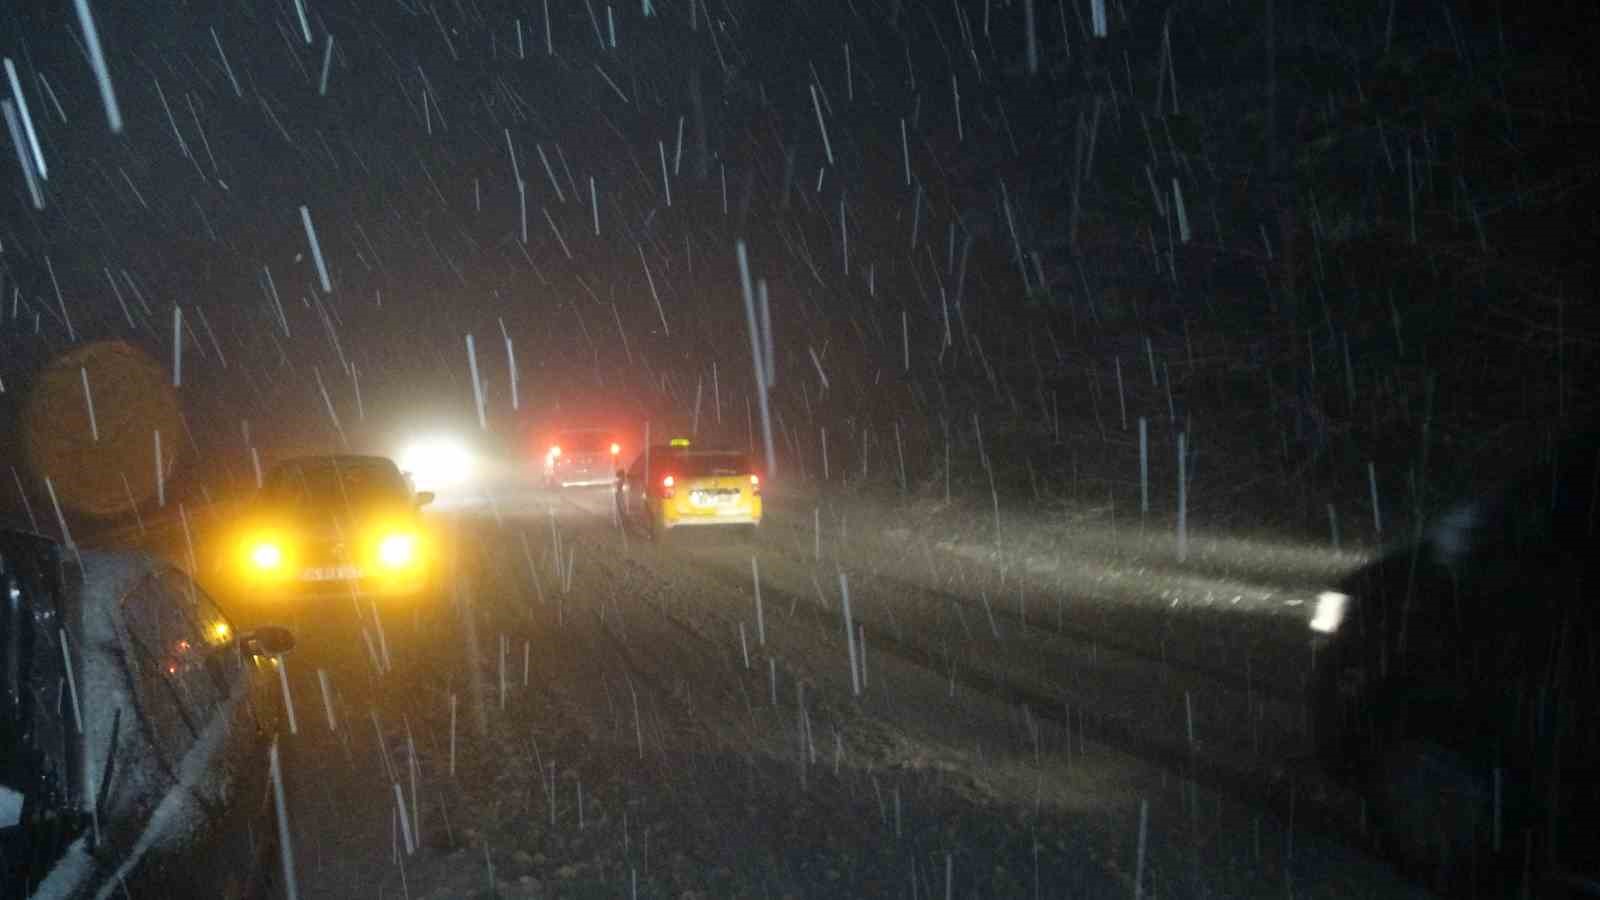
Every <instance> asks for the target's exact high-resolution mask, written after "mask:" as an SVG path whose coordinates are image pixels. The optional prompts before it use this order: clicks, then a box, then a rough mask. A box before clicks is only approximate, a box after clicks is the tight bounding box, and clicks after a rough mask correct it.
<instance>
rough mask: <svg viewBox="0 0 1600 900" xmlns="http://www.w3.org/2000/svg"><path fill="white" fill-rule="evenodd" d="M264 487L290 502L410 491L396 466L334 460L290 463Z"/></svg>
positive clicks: (367, 499)
mask: <svg viewBox="0 0 1600 900" xmlns="http://www.w3.org/2000/svg"><path fill="white" fill-rule="evenodd" d="M264 491H265V495H266V497H267V498H268V499H270V500H272V501H274V502H278V503H287V504H291V505H322V504H329V503H345V502H349V503H373V502H379V501H385V500H395V499H399V498H402V497H404V496H405V495H406V494H407V493H408V489H407V487H406V481H405V477H404V476H402V475H401V474H400V472H399V470H398V469H396V468H394V467H393V466H386V465H381V464H378V463H369V462H356V463H348V462H335V461H318V462H315V463H287V464H285V465H283V466H280V467H278V468H277V469H275V470H273V472H272V474H271V475H270V476H268V478H267V480H266V484H265V486H264Z"/></svg>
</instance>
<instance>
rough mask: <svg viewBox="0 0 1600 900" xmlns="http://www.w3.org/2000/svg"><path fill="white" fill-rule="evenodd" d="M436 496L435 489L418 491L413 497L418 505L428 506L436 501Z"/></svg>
mask: <svg viewBox="0 0 1600 900" xmlns="http://www.w3.org/2000/svg"><path fill="white" fill-rule="evenodd" d="M435 496H436V495H435V494H434V493H433V491H418V492H417V495H416V496H415V497H414V498H412V499H413V501H414V502H415V503H416V504H417V505H418V506H427V505H428V504H429V503H432V502H433V501H434V498H435Z"/></svg>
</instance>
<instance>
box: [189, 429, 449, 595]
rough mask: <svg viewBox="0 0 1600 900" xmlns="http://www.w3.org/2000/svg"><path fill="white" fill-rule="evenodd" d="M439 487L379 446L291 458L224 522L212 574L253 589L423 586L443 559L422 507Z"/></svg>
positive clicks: (407, 589)
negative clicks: (420, 486)
mask: <svg viewBox="0 0 1600 900" xmlns="http://www.w3.org/2000/svg"><path fill="white" fill-rule="evenodd" d="M433 496H434V495H433V493H432V492H431V491H422V492H420V493H416V492H413V491H412V489H411V486H410V484H409V483H408V482H407V481H406V478H405V476H404V475H402V474H401V472H400V469H399V468H398V467H397V466H396V465H395V463H394V462H393V461H392V460H389V459H387V458H385V457H381V456H356V455H333V456H303V457H297V458H293V459H289V460H285V461H284V462H282V463H279V464H278V465H276V466H274V467H273V468H272V470H271V471H270V472H268V474H267V475H266V477H265V478H264V479H263V481H262V487H261V490H260V492H259V493H258V494H257V496H256V497H255V498H254V499H253V502H251V503H250V504H248V505H247V506H246V508H245V509H244V510H243V511H241V512H240V513H239V515H238V517H237V519H236V520H235V521H234V522H232V523H230V524H229V525H228V527H227V528H226V530H225V533H224V536H223V540H222V544H221V548H220V551H219V552H218V553H217V555H216V557H215V559H213V561H212V564H211V571H212V574H213V575H214V576H217V577H218V578H219V579H221V580H222V581H223V582H224V583H226V584H227V585H228V586H229V588H230V590H237V591H242V592H243V594H244V596H245V597H246V598H247V599H259V600H272V599H276V598H283V597H292V596H319V595H335V596H342V597H349V596H351V595H352V594H360V595H362V596H382V597H400V596H415V595H418V594H421V593H423V592H426V591H428V590H430V589H431V588H432V587H433V586H434V584H435V580H434V576H435V574H436V573H435V570H436V568H437V564H436V560H435V559H434V550H435V547H434V541H432V540H431V539H430V535H429V529H428V527H427V526H428V523H427V521H426V520H425V519H424V517H423V515H422V512H421V509H422V507H423V506H426V505H427V504H428V503H431V502H432V501H433Z"/></svg>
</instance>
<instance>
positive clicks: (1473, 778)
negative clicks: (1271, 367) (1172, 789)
mask: <svg viewBox="0 0 1600 900" xmlns="http://www.w3.org/2000/svg"><path fill="white" fill-rule="evenodd" d="M1597 450H1600V442H1596V441H1594V440H1592V439H1590V440H1585V441H1579V442H1577V443H1576V445H1574V446H1568V447H1564V448H1562V451H1561V455H1560V456H1559V457H1558V459H1557V461H1556V463H1555V464H1554V465H1546V466H1540V467H1537V468H1535V469H1533V470H1532V471H1531V472H1530V473H1528V474H1527V475H1526V476H1524V477H1521V478H1518V479H1516V480H1514V481H1512V482H1511V483H1509V484H1507V485H1505V486H1503V487H1500V488H1498V489H1496V490H1494V491H1492V492H1489V493H1488V495H1487V496H1485V497H1482V498H1479V499H1476V500H1473V501H1471V502H1468V503H1464V504H1461V505H1460V506H1458V507H1456V508H1455V509H1454V510H1453V511H1451V512H1450V513H1449V514H1447V515H1446V516H1444V517H1443V518H1442V519H1440V520H1439V521H1438V522H1437V523H1436V524H1434V525H1433V527H1431V528H1430V529H1428V530H1427V531H1426V532H1425V533H1424V534H1423V535H1422V536H1421V538H1420V539H1419V540H1417V541H1414V542H1408V543H1405V544H1402V545H1400V546H1397V547H1394V548H1392V549H1390V550H1389V551H1388V552H1386V553H1384V554H1382V555H1381V556H1380V557H1379V558H1378V559H1377V560H1375V561H1374V562H1372V563H1371V564H1369V565H1367V566H1364V567H1363V568H1361V569H1359V570H1358V571H1356V572H1355V573H1353V574H1352V575H1350V576H1349V577H1348V578H1346V579H1345V580H1344V582H1343V583H1342V584H1340V585H1339V586H1338V587H1337V589H1335V590H1330V591H1328V592H1325V593H1324V594H1322V595H1321V597H1320V598H1319V599H1318V601H1317V609H1316V615H1315V617H1314V618H1313V619H1312V621H1311V627H1312V629H1313V631H1314V645H1315V652H1316V657H1315V658H1316V661H1317V664H1316V667H1315V671H1314V676H1313V679H1312V684H1311V692H1310V704H1311V713H1312V721H1313V732H1314V737H1315V740H1316V743H1317V748H1318V753H1319V756H1320V757H1321V760H1322V763H1323V765H1324V767H1325V768H1326V769H1328V770H1329V771H1330V772H1333V773H1334V774H1336V775H1340V776H1342V777H1344V778H1346V779H1348V780H1349V781H1350V783H1352V784H1354V785H1356V786H1358V787H1360V788H1361V789H1362V790H1363V791H1364V793H1365V796H1366V797H1367V800H1368V808H1369V809H1370V812H1371V814H1372V816H1373V820H1374V823H1375V824H1376V825H1377V827H1378V831H1379V833H1380V835H1381V836H1382V839H1383V842H1384V844H1385V845H1386V848H1387V849H1388V850H1389V851H1390V852H1391V853H1392V855H1394V856H1395V857H1396V858H1397V859H1398V860H1399V861H1400V862H1401V863H1402V864H1404V865H1405V866H1406V867H1407V868H1408V869H1409V870H1410V871H1411V872H1412V873H1413V874H1415V875H1417V876H1418V877H1419V878H1420V879H1421V880H1424V881H1428V882H1432V883H1434V885H1435V886H1436V887H1439V888H1441V889H1442V890H1443V891H1444V892H1445V893H1447V894H1452V895H1454V894H1461V895H1465V894H1466V893H1467V892H1469V891H1470V892H1474V893H1477V894H1479V895H1480V896H1518V895H1520V896H1539V897H1549V896H1597V897H1600V830H1596V829H1595V828H1594V826H1593V824H1592V823H1593V822H1594V821H1595V819H1596V816H1597V814H1600V629H1597V622H1600V615H1597V612H1596V609H1597V604H1596V601H1595V596H1596V594H1595V591H1596V589H1597V588H1600V582H1596V580H1595V578H1596V575H1597V573H1600V569H1597V566H1596V559H1597V558H1600V546H1597V545H1600V541H1597V535H1600V505H1597V504H1600V481H1597V479H1596V475H1597V470H1596V452H1597Z"/></svg>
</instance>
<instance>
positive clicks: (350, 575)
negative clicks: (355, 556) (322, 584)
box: [300, 566, 361, 581]
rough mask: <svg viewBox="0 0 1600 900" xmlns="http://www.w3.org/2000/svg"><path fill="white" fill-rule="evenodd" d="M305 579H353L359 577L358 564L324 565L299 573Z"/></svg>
mask: <svg viewBox="0 0 1600 900" xmlns="http://www.w3.org/2000/svg"><path fill="white" fill-rule="evenodd" d="M300 577H301V578H303V579H305V580H306V581H353V580H355V579H357V578H360V577H361V567H360V566H324V567H321V568H312V569H306V570H305V571H304V572H302V573H301V574H300Z"/></svg>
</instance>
